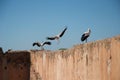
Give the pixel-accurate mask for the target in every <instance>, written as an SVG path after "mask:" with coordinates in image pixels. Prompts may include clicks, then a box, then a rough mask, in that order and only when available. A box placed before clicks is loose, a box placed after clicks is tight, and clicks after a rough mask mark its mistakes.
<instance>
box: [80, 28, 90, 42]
mask: <svg viewBox="0 0 120 80" xmlns="http://www.w3.org/2000/svg"><path fill="white" fill-rule="evenodd" d="M90 33H91V30H90V29H89V28H88V31H87V32H84V34H83V35H82V37H81V41H84V40H86V43H87V38H88V37H89V36H90Z"/></svg>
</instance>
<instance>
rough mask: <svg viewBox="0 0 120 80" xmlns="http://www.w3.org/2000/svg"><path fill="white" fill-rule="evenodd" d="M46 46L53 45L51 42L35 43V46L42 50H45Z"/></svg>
mask: <svg viewBox="0 0 120 80" xmlns="http://www.w3.org/2000/svg"><path fill="white" fill-rule="evenodd" d="M45 44H46V45H51V42H49V41H46V42H43V43H39V42H34V43H33V46H35V45H37V46H38V47H41V49H42V50H44V48H43V46H44V45H45Z"/></svg>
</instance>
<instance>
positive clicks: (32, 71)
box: [0, 36, 120, 80]
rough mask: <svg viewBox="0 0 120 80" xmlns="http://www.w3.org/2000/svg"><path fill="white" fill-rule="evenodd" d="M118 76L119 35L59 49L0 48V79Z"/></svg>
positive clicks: (115, 79) (113, 79)
mask: <svg viewBox="0 0 120 80" xmlns="http://www.w3.org/2000/svg"><path fill="white" fill-rule="evenodd" d="M16 79H17V80H120V36H117V37H113V38H110V39H105V40H101V41H96V42H91V43H87V44H80V45H76V46H74V47H73V48H71V49H68V50H58V51H35V50H31V51H10V52H8V53H7V54H5V55H3V54H1V52H0V80H16Z"/></svg>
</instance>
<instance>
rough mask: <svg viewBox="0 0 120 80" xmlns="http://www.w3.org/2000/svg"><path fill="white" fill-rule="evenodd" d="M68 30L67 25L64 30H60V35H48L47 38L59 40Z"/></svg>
mask: <svg viewBox="0 0 120 80" xmlns="http://www.w3.org/2000/svg"><path fill="white" fill-rule="evenodd" d="M66 30H67V27H65V29H64V30H63V31H62V32H60V33H59V34H58V35H56V36H52V37H47V38H46V39H47V40H58V41H59V39H60V37H62V36H63V35H64V33H65V31H66Z"/></svg>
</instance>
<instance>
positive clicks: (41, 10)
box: [0, 0, 120, 52]
mask: <svg viewBox="0 0 120 80" xmlns="http://www.w3.org/2000/svg"><path fill="white" fill-rule="evenodd" d="M65 25H66V26H68V30H67V31H66V33H65V35H64V36H63V37H62V38H61V39H60V44H59V45H58V44H57V42H56V41H52V45H51V46H45V48H46V49H49V50H57V49H59V48H71V47H72V46H73V45H75V44H81V41H80V37H81V35H82V33H83V32H85V31H86V30H87V28H90V29H91V30H92V33H91V36H90V38H89V39H88V41H89V42H91V41H95V40H100V39H104V38H108V37H112V36H116V35H119V34H120V1H119V0H0V47H2V48H3V50H4V52H5V51H6V50H8V49H10V48H11V49H13V50H30V49H39V48H37V47H32V43H33V42H35V41H40V42H41V41H46V39H45V38H46V37H47V36H52V35H56V34H58V33H59V32H61V31H62V30H63V29H64V26H65Z"/></svg>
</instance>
